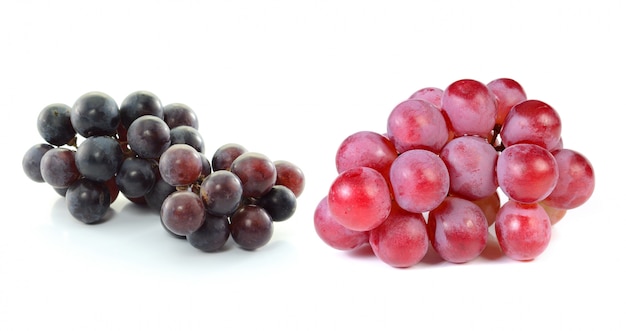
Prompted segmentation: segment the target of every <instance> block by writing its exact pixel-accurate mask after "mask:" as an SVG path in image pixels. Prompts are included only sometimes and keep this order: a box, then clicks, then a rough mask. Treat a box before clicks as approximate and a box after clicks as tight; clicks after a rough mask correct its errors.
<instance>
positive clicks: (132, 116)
mask: <svg viewBox="0 0 626 331" xmlns="http://www.w3.org/2000/svg"><path fill="white" fill-rule="evenodd" d="M145 115H152V116H156V117H158V118H160V119H163V106H162V105H161V100H159V98H158V97H157V96H156V95H154V94H153V93H151V92H148V91H136V92H133V93H131V94H129V95H128V96H126V98H124V100H123V101H122V103H121V105H120V117H121V121H122V125H123V126H124V127H125V128H130V125H131V124H132V123H133V122H134V121H135V120H136V119H137V118H139V117H141V116H145Z"/></svg>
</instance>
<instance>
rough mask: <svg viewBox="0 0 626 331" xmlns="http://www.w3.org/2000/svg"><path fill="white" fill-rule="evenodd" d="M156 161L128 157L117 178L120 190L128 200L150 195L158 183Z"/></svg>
mask: <svg viewBox="0 0 626 331" xmlns="http://www.w3.org/2000/svg"><path fill="white" fill-rule="evenodd" d="M156 167H157V165H156V164H155V162H154V161H150V160H146V159H141V158H136V157H128V158H126V159H125V160H124V161H123V162H122V165H121V166H120V170H119V171H118V173H117V175H116V176H115V183H116V184H117V186H118V187H119V190H120V191H121V192H122V194H124V196H126V197H128V198H139V197H142V196H144V195H146V193H148V192H149V191H150V190H151V189H152V187H153V186H154V183H155V182H156V178H157V177H156V174H155V169H156Z"/></svg>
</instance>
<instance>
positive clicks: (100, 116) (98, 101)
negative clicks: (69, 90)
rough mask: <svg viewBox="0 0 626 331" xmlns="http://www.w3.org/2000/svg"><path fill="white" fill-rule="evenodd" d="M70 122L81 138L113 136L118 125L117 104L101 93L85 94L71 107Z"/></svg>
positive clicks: (118, 113) (118, 112)
mask: <svg viewBox="0 0 626 331" xmlns="http://www.w3.org/2000/svg"><path fill="white" fill-rule="evenodd" d="M70 120H71V122H72V126H73V127H74V130H76V132H78V134H80V135H81V136H83V137H85V138H88V137H91V136H113V135H115V133H116V131H117V127H118V125H119V123H120V111H119V108H118V107H117V103H116V102H115V100H114V99H113V98H111V97H110V96H109V95H107V94H104V93H102V92H89V93H85V94H83V95H82V96H80V97H79V98H78V100H76V102H75V103H74V106H73V107H72V113H71V115H70Z"/></svg>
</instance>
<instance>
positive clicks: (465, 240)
mask: <svg viewBox="0 0 626 331" xmlns="http://www.w3.org/2000/svg"><path fill="white" fill-rule="evenodd" d="M488 226H489V224H488V222H487V218H486V217H485V214H484V213H483V212H482V210H481V209H480V207H478V206H477V205H475V204H473V203H472V202H470V201H468V200H465V199H462V198H457V197H448V198H446V199H445V200H444V201H443V202H442V203H441V204H440V205H439V206H437V208H435V209H433V210H431V211H430V213H428V235H429V238H430V242H431V244H432V246H433V248H434V249H435V251H436V252H437V253H438V254H439V256H441V258H442V259H444V260H446V261H449V262H453V263H465V262H469V261H471V260H473V259H475V258H476V257H478V256H479V255H480V253H482V251H483V250H484V249H485V247H487V238H488V236H489V232H488Z"/></svg>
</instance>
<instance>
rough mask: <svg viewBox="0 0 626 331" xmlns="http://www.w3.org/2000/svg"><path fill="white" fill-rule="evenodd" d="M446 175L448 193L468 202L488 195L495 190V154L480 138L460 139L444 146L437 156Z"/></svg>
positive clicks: (496, 155) (496, 154)
mask: <svg viewBox="0 0 626 331" xmlns="http://www.w3.org/2000/svg"><path fill="white" fill-rule="evenodd" d="M439 156H440V157H441V159H442V160H443V162H444V163H445V164H446V166H447V167H448V172H449V173H450V193H451V194H453V195H456V196H460V197H464V198H466V199H468V200H478V199H482V198H486V197H488V196H490V195H492V194H493V193H494V192H495V191H496V189H497V188H498V183H497V179H496V160H497V159H498V152H497V151H496V150H495V149H494V148H493V146H491V145H490V144H489V142H488V141H487V140H486V139H484V138H481V137H476V136H462V137H457V138H454V139H453V140H452V141H450V142H449V143H447V144H446V146H444V148H443V149H442V150H441V153H440V154H439Z"/></svg>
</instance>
